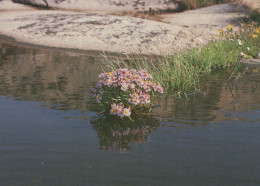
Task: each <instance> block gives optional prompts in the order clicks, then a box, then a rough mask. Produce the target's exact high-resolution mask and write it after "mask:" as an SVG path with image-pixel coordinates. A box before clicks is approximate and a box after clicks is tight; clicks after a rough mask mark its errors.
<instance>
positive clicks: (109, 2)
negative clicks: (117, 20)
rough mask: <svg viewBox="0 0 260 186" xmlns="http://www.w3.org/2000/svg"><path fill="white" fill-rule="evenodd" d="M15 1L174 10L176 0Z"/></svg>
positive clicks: (106, 8)
mask: <svg viewBox="0 0 260 186" xmlns="http://www.w3.org/2000/svg"><path fill="white" fill-rule="evenodd" d="M13 1H14V2H16V3H22V4H30V5H37V6H39V5H40V6H46V5H47V4H48V6H50V7H53V8H63V9H74V10H75V9H76V10H88V11H105V12H118V11H134V10H136V11H142V12H145V11H146V12H151V11H165V10H167V11H168V10H176V9H177V7H178V2H177V0H13Z"/></svg>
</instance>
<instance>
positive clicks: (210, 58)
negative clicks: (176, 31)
mask: <svg viewBox="0 0 260 186" xmlns="http://www.w3.org/2000/svg"><path fill="white" fill-rule="evenodd" d="M258 19H259V17H257V19H256V20H255V21H250V22H247V23H246V22H244V23H241V26H242V27H241V30H240V32H238V33H237V32H234V31H233V27H232V26H231V25H228V26H227V27H226V28H225V29H224V30H222V29H219V34H218V37H219V39H218V40H214V41H213V40H212V41H211V42H210V43H209V44H208V45H207V46H204V47H200V48H194V49H192V50H189V51H183V52H181V53H178V54H176V55H168V56H160V57H157V59H156V60H150V59H148V58H146V57H144V56H134V57H129V56H128V59H127V60H125V61H123V62H122V61H115V60H114V61H108V67H109V68H110V69H111V70H112V71H113V70H115V69H118V68H127V69H132V68H135V69H138V70H140V69H146V70H147V71H148V73H150V74H152V76H153V80H154V81H155V82H159V83H160V84H161V85H162V86H163V87H164V88H165V91H166V92H167V91H174V92H175V93H176V94H179V95H180V94H182V93H184V94H187V93H188V92H190V91H191V92H196V91H199V81H200V78H201V76H204V75H207V74H209V73H210V72H211V71H213V70H216V69H223V68H226V67H236V66H237V65H238V63H239V60H240V59H241V58H256V57H259V55H260V33H259V32H260V24H259V23H260V22H259V20H258Z"/></svg>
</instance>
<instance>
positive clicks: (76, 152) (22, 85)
mask: <svg viewBox="0 0 260 186" xmlns="http://www.w3.org/2000/svg"><path fill="white" fill-rule="evenodd" d="M102 64H104V59H103V57H101V56H99V55H91V53H90V54H85V53H75V52H71V51H59V50H50V49H39V48H32V47H29V46H18V45H17V44H11V43H8V42H6V41H3V40H0V118H1V120H0V165H1V166H0V185H3V186H5V185H259V184H260V177H259V175H260V167H259V165H260V159H259V157H260V149H259V143H260V72H259V68H257V67H250V68H248V69H245V68H243V69H241V71H240V73H238V74H237V77H236V80H232V81H226V79H227V77H225V75H223V74H224V73H223V74H220V73H219V74H220V75H219V74H217V75H214V76H211V78H207V81H205V82H204V83H203V84H202V87H201V88H202V92H203V93H201V94H198V95H196V96H191V97H189V98H183V99H176V98H173V97H168V98H165V99H161V100H160V101H159V102H158V104H159V107H157V108H156V109H155V110H154V113H153V115H152V116H147V117H144V118H140V119H139V122H138V123H137V124H135V125H131V123H130V124H129V123H126V124H120V123H118V122H113V121H102V120H97V119H96V116H97V114H96V112H95V105H93V102H92V101H91V100H90V98H89V90H90V89H91V87H92V86H93V84H94V83H95V82H96V81H97V76H98V74H99V73H100V72H101V67H100V66H101V65H102Z"/></svg>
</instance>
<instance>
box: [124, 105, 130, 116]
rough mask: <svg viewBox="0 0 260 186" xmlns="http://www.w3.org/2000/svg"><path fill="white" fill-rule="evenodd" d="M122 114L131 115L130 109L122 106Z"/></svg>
mask: <svg viewBox="0 0 260 186" xmlns="http://www.w3.org/2000/svg"><path fill="white" fill-rule="evenodd" d="M124 115H125V116H130V115H131V109H130V107H129V108H124Z"/></svg>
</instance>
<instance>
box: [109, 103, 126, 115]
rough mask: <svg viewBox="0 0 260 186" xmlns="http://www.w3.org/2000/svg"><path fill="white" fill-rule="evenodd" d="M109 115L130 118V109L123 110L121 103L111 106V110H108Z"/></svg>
mask: <svg viewBox="0 0 260 186" xmlns="http://www.w3.org/2000/svg"><path fill="white" fill-rule="evenodd" d="M110 114H111V115H117V116H119V117H121V118H122V117H125V116H130V115H131V107H128V108H124V104H123V103H119V104H115V103H113V104H111V109H110Z"/></svg>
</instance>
